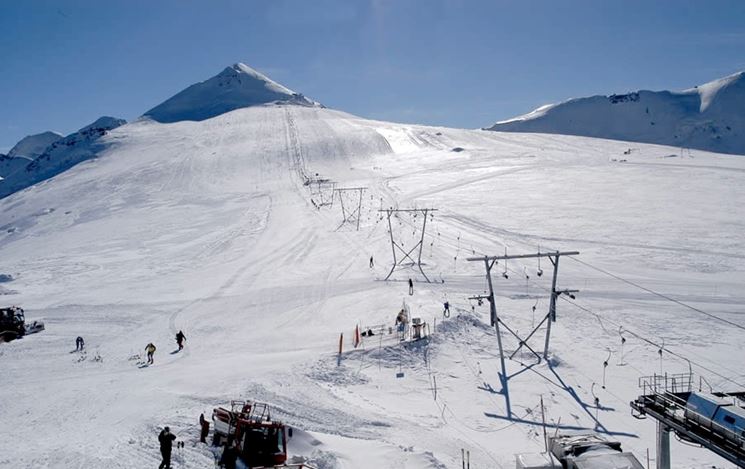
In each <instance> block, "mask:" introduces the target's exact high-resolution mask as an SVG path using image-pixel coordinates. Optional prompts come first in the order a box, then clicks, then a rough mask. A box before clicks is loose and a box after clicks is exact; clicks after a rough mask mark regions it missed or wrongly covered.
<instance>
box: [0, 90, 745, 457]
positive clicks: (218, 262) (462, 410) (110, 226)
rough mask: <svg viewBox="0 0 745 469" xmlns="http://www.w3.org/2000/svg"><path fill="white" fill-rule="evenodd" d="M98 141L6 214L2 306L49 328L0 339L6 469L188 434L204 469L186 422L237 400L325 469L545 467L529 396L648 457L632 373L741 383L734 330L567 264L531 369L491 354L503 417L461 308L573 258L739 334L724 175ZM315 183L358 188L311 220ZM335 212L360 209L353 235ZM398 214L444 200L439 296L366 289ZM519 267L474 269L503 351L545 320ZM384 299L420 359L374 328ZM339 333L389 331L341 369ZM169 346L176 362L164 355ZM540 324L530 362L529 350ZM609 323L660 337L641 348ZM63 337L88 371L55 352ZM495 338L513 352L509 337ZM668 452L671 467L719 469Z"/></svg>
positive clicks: (714, 166)
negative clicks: (160, 435)
mask: <svg viewBox="0 0 745 469" xmlns="http://www.w3.org/2000/svg"><path fill="white" fill-rule="evenodd" d="M96 145H98V146H97V148H100V151H98V153H96V157H95V158H93V159H88V160H86V161H85V162H83V163H81V164H78V165H76V166H74V167H72V168H70V169H68V170H67V171H65V172H63V173H61V174H58V175H57V176H55V177H54V178H51V179H49V180H47V181H45V182H44V183H42V184H36V185H34V186H31V187H28V188H27V189H26V190H24V191H21V192H17V193H14V194H12V195H10V196H9V197H6V198H4V199H2V200H0V259H2V261H1V263H0V274H6V275H9V276H11V277H12V279H13V280H12V281H10V282H7V283H5V284H4V285H5V286H6V288H7V291H11V290H12V291H14V292H15V293H14V294H8V295H4V296H3V299H4V300H5V302H6V303H8V304H18V305H21V306H23V307H24V308H26V313H27V314H26V316H27V318H28V319H30V320H34V319H43V320H44V321H45V322H46V326H47V330H46V331H44V332H42V333H40V334H36V335H32V336H28V337H26V338H24V339H22V340H19V341H15V342H12V343H9V344H2V346H0V371H2V374H3V386H0V422H3V423H2V426H0V439H1V440H2V441H3V442H5V444H4V446H3V448H4V450H3V451H2V452H0V466H2V467H9V468H14V469H15V468H25V467H52V468H67V467H109V468H132V469H134V468H142V467H155V465H156V464H157V463H158V461H159V458H158V448H157V440H156V436H157V432H158V431H159V429H160V428H161V426H163V425H169V426H170V427H171V428H172V429H174V430H175V431H176V433H177V434H178V435H179V437H180V438H181V439H183V441H185V442H186V447H185V448H184V449H183V450H181V451H180V452H178V451H177V452H175V453H174V459H175V462H176V467H191V468H200V467H201V468H208V467H213V460H212V455H211V453H210V452H209V450H208V449H207V448H206V447H205V446H204V445H201V444H199V443H198V442H197V441H198V436H197V435H198V428H197V418H198V416H199V414H200V413H201V412H205V413H206V415H209V412H210V410H211V409H212V408H213V407H215V406H217V405H226V404H227V403H228V402H229V401H230V400H231V399H246V398H252V399H259V400H265V401H268V402H270V403H271V404H273V405H274V406H275V407H276V409H277V410H276V414H275V415H276V416H279V417H280V418H282V419H283V420H284V421H286V422H288V423H289V424H290V425H292V426H293V427H296V428H298V429H301V430H302V431H298V432H296V435H297V436H296V437H295V438H293V440H291V445H292V448H291V449H292V452H293V453H294V454H301V455H304V456H307V457H311V458H312V459H313V461H314V462H315V463H316V465H317V466H318V467H319V468H321V469H330V468H354V469H379V468H409V469H411V468H415V469H424V468H436V469H443V468H453V467H460V458H461V450H462V449H465V450H468V451H469V452H470V457H471V467H473V468H474V469H476V468H493V467H500V468H507V467H514V453H517V452H535V451H540V450H541V448H542V441H541V439H542V428H541V425H540V418H541V417H540V408H539V406H538V403H539V400H540V397H541V396H543V399H544V401H545V403H546V418H547V421H548V422H550V425H552V428H551V430H552V431H553V426H557V427H559V428H560V429H561V430H562V431H566V430H571V429H586V430H597V431H599V432H601V433H604V434H606V435H610V436H611V437H612V438H618V439H620V440H621V441H622V443H623V445H624V448H625V449H626V450H630V451H633V452H634V453H635V454H636V455H637V456H638V457H639V458H640V459H644V455H645V453H646V450H647V449H650V456H651V458H652V460H653V461H654V457H655V454H654V433H655V426H654V424H653V423H652V422H651V421H649V420H647V421H642V422H640V421H638V420H636V419H634V418H633V417H632V416H631V414H630V410H629V407H628V402H629V401H630V400H632V399H633V398H634V397H635V396H637V395H638V393H639V389H638V388H637V380H638V378H639V377H640V376H644V375H649V374H652V373H655V372H657V373H659V372H660V371H661V370H664V371H666V372H671V373H677V372H686V371H688V369H689V365H690V366H691V367H692V369H693V371H694V372H696V373H700V374H702V375H704V376H705V377H706V378H707V380H708V381H709V382H710V383H711V385H712V386H714V387H715V388H717V389H725V390H733V389H736V388H737V386H738V385H739V386H741V385H742V384H743V381H745V364H744V363H743V361H742V360H741V357H742V353H743V346H742V343H743V342H742V330H741V329H738V328H736V327H733V326H731V325H727V324H725V323H723V322H721V321H716V320H714V319H712V318H711V317H708V316H705V315H702V314H700V313H698V312H695V311H693V310H690V309H687V308H684V307H682V306H681V305H679V304H675V303H671V302H669V301H664V300H662V299H661V298H659V297H657V296H654V295H651V294H649V293H648V292H645V291H643V290H640V289H637V288H634V287H631V286H630V285H628V284H626V283H623V282H620V281H618V280H616V279H614V278H611V277H609V276H607V275H605V274H603V273H601V272H598V271H597V270H594V269H593V268H589V267H587V266H586V265H584V264H581V263H579V262H578V261H573V260H571V259H565V260H562V261H561V264H562V265H561V273H560V276H559V287H560V288H578V289H580V290H581V292H580V293H579V295H578V297H577V299H576V300H572V301H569V299H566V298H565V297H563V296H562V298H563V299H562V300H561V301H560V304H559V306H558V312H557V316H558V318H557V322H556V323H554V325H553V332H552V338H551V352H552V357H551V361H550V363H549V364H547V363H546V362H544V361H541V362H540V363H533V362H535V359H534V357H533V356H532V355H531V354H530V353H528V352H526V351H525V350H523V351H521V352H517V353H515V354H514V355H513V356H512V357H511V358H510V359H508V360H507V367H508V371H509V374H510V375H512V378H511V379H510V381H509V392H510V397H511V405H512V415H511V416H509V415H507V413H506V401H505V398H504V395H503V393H502V390H501V389H500V382H499V378H498V375H497V373H498V369H499V359H498V354H497V348H496V342H497V340H496V337H495V333H494V331H493V329H492V328H490V327H489V321H488V309H487V306H486V305H478V304H476V303H475V302H471V301H469V300H468V297H469V296H472V295H474V294H483V293H484V289H485V288H486V287H485V279H484V272H483V264H482V263H479V262H476V263H471V262H467V261H466V260H465V258H466V257H468V256H478V255H482V254H485V253H488V254H501V253H503V252H504V251H505V249H507V251H508V252H509V253H515V254H516V253H525V252H535V251H536V250H537V249H538V247H539V246H540V249H541V250H544V251H545V250H549V249H576V250H578V251H580V252H581V255H580V256H579V258H578V260H581V261H582V262H586V263H589V264H590V265H592V266H597V267H602V268H604V269H608V270H610V271H612V272H613V273H615V274H617V275H620V276H622V277H623V278H628V279H632V280H633V281H635V282H638V283H639V284H642V285H644V286H646V287H648V288H652V289H654V290H657V291H661V292H663V293H665V294H667V295H670V296H672V297H674V298H677V299H679V300H681V301H685V302H687V303H690V304H692V305H695V306H696V307H698V308H700V309H702V310H705V311H707V312H710V313H712V314H716V315H718V316H721V317H723V318H726V319H728V320H730V321H732V322H735V323H737V324H740V325H741V326H745V317H744V316H743V315H742V310H743V305H745V294H743V291H742V288H741V285H742V283H743V281H744V280H745V256H743V254H742V253H743V251H745V236H744V235H743V233H745V226H744V225H745V222H743V219H742V217H738V216H734V215H733V214H736V213H739V207H742V205H743V203H745V184H744V183H745V160H743V159H741V158H736V157H731V156H726V155H719V154H712V153H705V152H694V153H692V154H686V155H685V157H684V156H683V155H681V154H678V153H677V152H676V149H675V148H671V147H664V146H655V145H645V144H640V145H638V146H636V148H637V150H635V151H634V152H633V153H632V154H630V155H623V152H624V151H625V150H626V149H627V147H628V144H625V143H623V142H614V141H608V140H600V139H593V138H584V137H572V136H561V135H546V134H523V133H502V132H500V133H497V132H486V131H471V130H454V129H447V128H432V127H424V126H415V125H399V124H390V123H386V122H378V121H370V120H365V119H361V118H358V117H355V116H351V115H349V114H346V113H343V112H339V111H334V110H330V109H323V108H320V107H313V106H298V105H286V106H253V107H248V108H241V109H237V110H234V111H232V112H228V113H224V114H222V115H220V116H217V117H215V118H212V119H206V120H202V121H199V122H193V121H182V122H176V123H172V124H168V125H163V124H160V123H158V122H155V121H153V120H140V121H137V122H134V123H131V124H128V125H124V126H120V127H118V128H115V129H112V130H110V131H108V132H106V133H105V134H104V135H102V136H101V137H100V138H99V140H97V143H96ZM455 148H460V149H462V151H453V149H455ZM621 158H622V159H624V160H626V161H625V162H621V161H620V159H621ZM316 174H317V175H318V178H321V179H330V180H332V181H334V182H336V184H337V187H338V188H343V187H366V190H365V192H364V194H363V197H362V199H361V200H360V199H357V198H355V197H357V196H356V193H348V194H336V197H335V202H334V205H333V206H327V207H323V208H321V209H318V208H316V205H317V201H319V200H321V199H322V198H323V197H325V196H328V193H326V194H324V193H323V191H324V190H326V191H328V189H324V188H323V187H319V186H316V185H314V184H310V185H304V182H305V181H306V177H307V175H313V176H315V175H316ZM340 197H341V199H340ZM342 202H343V204H344V207H345V210H349V208H350V207H355V206H357V204H358V203H359V204H361V209H362V210H361V220H360V222H361V223H360V230H359V231H357V230H356V229H355V227H354V226H353V225H351V224H344V223H343V216H342V209H341V205H342ZM415 206H416V207H434V208H437V209H438V211H437V212H434V215H433V216H432V218H430V219H429V220H428V221H427V234H426V236H425V238H424V241H425V242H424V249H423V252H422V259H423V261H424V262H425V263H426V265H425V266H424V269H425V272H426V273H427V275H428V276H429V278H430V279H432V280H434V281H433V282H432V283H428V282H427V281H426V280H425V279H424V278H423V277H422V276H421V274H419V273H418V272H417V271H415V270H413V269H408V268H404V269H401V270H400V271H397V272H395V273H394V274H393V275H392V277H391V280H390V281H387V282H386V281H382V279H383V278H384V277H385V276H386V274H387V273H388V271H389V268H390V255H391V254H390V253H391V246H390V242H389V239H390V238H389V236H390V234H389V233H388V231H387V228H388V226H387V220H386V219H385V218H381V215H380V213H379V212H378V210H379V209H380V208H381V207H400V208H408V207H415ZM421 223H422V217H421V215H419V217H418V218H414V217H413V215H405V216H401V217H394V218H393V219H392V228H393V234H394V236H395V237H396V239H397V240H398V241H399V243H400V244H402V245H403V246H404V247H405V248H406V249H410V248H411V247H413V246H414V245H415V243H416V242H417V241H418V240H419V236H420V233H419V232H418V231H417V229H416V227H418V226H421V225H420V224H421ZM371 255H372V256H374V261H375V262H374V267H373V268H370V267H369V264H368V261H369V258H370V256H371ZM537 267H538V266H537V264H536V263H534V262H525V263H522V262H518V261H510V262H509V263H508V264H507V265H506V266H503V265H502V264H501V263H500V264H499V265H498V266H497V268H496V269H497V270H498V272H495V276H494V277H495V278H494V282H495V290H496V295H497V298H496V306H497V308H498V311H499V313H500V315H501V317H502V318H503V319H504V320H505V321H506V323H507V324H509V325H510V326H511V328H512V329H513V330H516V331H518V333H519V334H521V335H523V336H524V335H527V331H529V330H530V329H531V327H532V326H534V325H537V324H538V323H539V321H540V319H541V315H542V314H544V313H545V311H546V309H547V307H548V304H547V303H548V301H547V294H546V289H548V288H550V275H548V273H549V272H550V266H549V265H548V263H544V264H542V268H543V269H544V270H545V271H546V274H544V275H543V276H542V277H538V276H536V275H535V272H536V269H537ZM503 268H504V269H507V272H508V273H509V275H508V278H503V277H501V275H500V274H501V272H502V269H503ZM526 274H527V275H529V276H530V278H526ZM408 278H412V279H413V280H414V282H415V288H414V294H413V295H411V296H409V295H408V294H407V285H406V281H407V279H408ZM446 299H447V300H448V301H449V302H450V303H451V305H452V306H451V309H452V315H451V317H450V318H443V315H442V302H443V301H444V300H446ZM403 301H405V302H406V304H407V305H408V306H409V308H410V309H411V311H412V314H413V315H414V316H417V315H420V316H422V317H423V318H424V319H425V320H426V321H428V322H429V324H430V329H431V331H432V332H433V333H434V335H433V337H432V338H431V340H430V341H425V342H418V343H415V344H400V343H399V342H398V341H397V339H396V338H395V337H394V336H393V335H389V334H387V333H385V331H386V330H387V328H386V326H389V325H392V324H393V320H394V318H395V315H396V313H397V312H398V310H399V309H400V308H401V305H402V302H403ZM533 306H536V310H535V311H533V310H532V307H533ZM435 321H436V323H437V324H436V325H435ZM358 324H359V325H361V326H362V327H364V328H367V327H371V328H373V327H374V328H376V330H378V329H377V326H378V325H382V326H384V328H383V332H384V333H383V334H377V335H376V336H374V337H373V338H367V339H365V340H364V341H363V344H362V347H361V348H360V349H357V350H353V349H352V344H351V336H352V332H353V330H354V327H355V325H358ZM619 327H622V328H623V329H619ZM178 330H183V331H184V333H185V334H186V336H187V342H186V348H185V350H184V351H183V352H181V353H173V352H175V348H176V346H175V343H174V341H173V336H174V334H175V333H176V332H177V331H178ZM544 332H545V328H543V327H541V328H540V330H539V331H538V332H537V333H536V335H535V336H534V337H533V339H531V340H530V341H529V345H530V346H531V347H533V348H534V349H537V350H540V349H541V348H542V346H543V334H544ZM631 332H634V333H637V334H639V335H640V336H642V337H644V338H647V339H649V340H651V341H652V343H658V344H662V342H663V341H664V353H663V354H662V356H660V355H658V347H657V346H655V345H650V343H648V342H645V341H644V340H642V339H640V338H638V337H636V336H633V335H631ZM340 333H343V334H344V337H343V343H344V354H343V355H342V357H341V360H338V359H337V356H336V350H337V347H338V342H339V334H340ZM621 334H623V335H624V337H626V339H627V341H626V343H625V346H624V348H623V354H622V349H621V340H620V338H621ZM77 335H82V336H83V337H84V338H85V340H86V344H87V347H88V352H87V353H85V354H78V353H75V352H74V351H73V349H74V346H73V344H74V339H75V337H76V336H77ZM503 340H504V344H505V347H506V349H507V351H508V353H509V354H510V355H512V352H514V351H516V349H517V347H518V342H517V340H515V339H514V337H512V336H511V335H509V334H507V333H505V334H504V337H503ZM150 341H152V342H154V343H155V344H156V346H157V347H158V351H157V352H156V356H155V365H154V366H150V367H144V366H142V365H139V362H138V360H137V359H136V358H135V357H134V356H135V355H137V354H142V353H143V350H142V349H143V348H144V347H145V345H146V344H147V343H148V342H150ZM671 351H672V352H675V353H677V354H679V355H681V356H683V357H686V358H690V359H691V362H690V364H689V363H688V362H686V361H685V360H684V359H681V358H678V357H676V356H674V355H672V354H671V353H669V352H671ZM608 354H610V358H607V357H608ZM96 357H100V360H97V359H95V358H96ZM606 359H607V360H608V361H609V363H610V366H609V367H608V368H607V370H605V373H604V369H603V366H602V363H603V361H604V360H606ZM604 374H605V378H604V377H603V376H604ZM725 377H726V379H725ZM727 379H729V380H731V381H728V380H727ZM603 381H605V384H606V387H605V388H604V389H603V388H601V386H600V385H601V384H602V383H603ZM595 396H597V397H598V399H599V403H600V405H599V406H596V405H595V404H594V397H595ZM672 446H673V455H674V456H673V464H674V466H675V467H700V468H703V467H711V466H712V465H715V466H717V467H728V466H727V465H726V464H725V463H723V462H722V460H721V459H719V458H717V457H716V456H713V455H711V454H710V453H707V452H706V451H704V450H699V449H696V448H691V447H689V446H685V445H682V444H680V443H678V442H677V441H673V442H672ZM653 463H654V462H653Z"/></svg>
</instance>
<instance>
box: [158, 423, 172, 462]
mask: <svg viewBox="0 0 745 469" xmlns="http://www.w3.org/2000/svg"><path fill="white" fill-rule="evenodd" d="M175 439H176V435H174V434H173V433H171V429H170V428H168V427H165V428H164V429H163V431H162V432H160V435H158V441H159V442H160V454H161V456H163V461H162V462H161V463H160V466H158V469H171V450H172V449H173V441H174V440H175Z"/></svg>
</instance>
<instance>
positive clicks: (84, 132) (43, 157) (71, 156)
mask: <svg viewBox="0 0 745 469" xmlns="http://www.w3.org/2000/svg"><path fill="white" fill-rule="evenodd" d="M125 123H126V121H125V120H123V119H117V118H114V117H106V116H104V117H100V118H99V119H97V120H96V121H95V122H93V123H92V124H89V125H87V126H85V127H83V128H82V129H80V130H78V131H77V132H75V133H72V134H70V135H68V136H67V137H64V138H60V139H57V140H56V141H54V142H52V143H51V144H50V145H49V146H47V147H46V148H45V149H44V151H43V152H41V153H39V154H38V155H36V154H35V153H34V152H35V151H38V149H39V148H40V147H41V145H36V146H35V147H34V146H33V145H31V144H28V145H24V146H23V147H22V148H21V149H19V150H18V152H19V154H20V151H27V152H29V153H30V154H31V155H36V156H34V158H33V159H32V160H31V161H28V159H26V158H25V157H23V160H24V162H25V165H23V169H21V168H19V167H18V166H20V165H19V164H15V165H14V167H13V170H12V171H11V170H9V171H8V175H7V176H5V177H4V179H3V180H2V182H0V197H7V196H8V195H10V194H12V193H14V192H16V191H19V190H22V189H24V188H26V187H28V186H31V185H33V184H36V183H38V182H40V181H44V180H45V179H49V178H51V177H53V176H55V175H57V174H59V173H62V172H64V171H65V170H67V169H69V168H71V167H73V166H75V165H76V164H78V163H80V162H82V161H85V160H87V159H89V158H94V157H95V156H96V154H97V153H98V152H100V151H102V150H103V146H102V145H101V142H100V141H99V139H100V137H102V136H103V135H106V133H107V132H108V131H110V130H112V129H115V128H117V127H119V126H120V125H123V124H125ZM40 135H43V134H40ZM27 138H29V137H27ZM24 140H26V139H24ZM39 141H40V139H36V140H34V142H33V143H34V144H36V143H38V142H39ZM22 142H23V140H22V141H21V143H22ZM19 145H20V143H19ZM19 145H16V146H15V147H14V148H13V150H15V149H17V148H18V147H19ZM13 150H11V152H10V153H13ZM10 153H9V155H10ZM17 158H22V157H20V156H18V157H17ZM9 163H11V162H9ZM12 163H15V162H12ZM9 167H10V166H9ZM1 174H2V173H0V175H1Z"/></svg>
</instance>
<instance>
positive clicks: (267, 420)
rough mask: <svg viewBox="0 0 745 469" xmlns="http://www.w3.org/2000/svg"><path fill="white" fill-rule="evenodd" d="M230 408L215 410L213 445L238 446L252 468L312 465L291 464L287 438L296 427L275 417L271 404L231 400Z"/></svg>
mask: <svg viewBox="0 0 745 469" xmlns="http://www.w3.org/2000/svg"><path fill="white" fill-rule="evenodd" d="M230 407H231V408H230V409H226V408H224V407H218V408H216V409H214V410H213V411H212V421H213V422H214V433H213V438H212V444H213V445H215V446H221V445H224V446H226V447H227V446H231V445H235V448H236V449H237V450H238V455H239V457H240V458H241V459H242V460H243V462H244V463H245V464H246V466H248V467H249V468H251V469H259V468H275V467H277V468H280V467H281V468H290V467H292V468H296V469H301V468H309V467H310V466H307V465H304V464H288V463H287V439H288V438H290V437H292V429H291V428H288V427H286V426H285V424H283V423H282V422H280V421H278V420H272V417H271V409H270V408H269V405H268V404H265V403H263V402H254V401H231V403H230Z"/></svg>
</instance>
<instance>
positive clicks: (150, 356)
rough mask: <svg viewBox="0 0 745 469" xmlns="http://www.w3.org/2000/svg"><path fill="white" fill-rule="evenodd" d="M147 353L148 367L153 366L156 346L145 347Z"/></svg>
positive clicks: (148, 345) (151, 344) (150, 344)
mask: <svg viewBox="0 0 745 469" xmlns="http://www.w3.org/2000/svg"><path fill="white" fill-rule="evenodd" d="M145 352H147V363H148V365H152V364H153V363H154V362H153V355H154V354H155V345H153V343H152V342H150V343H149V344H147V346H146V347H145ZM166 428H168V427H166Z"/></svg>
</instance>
